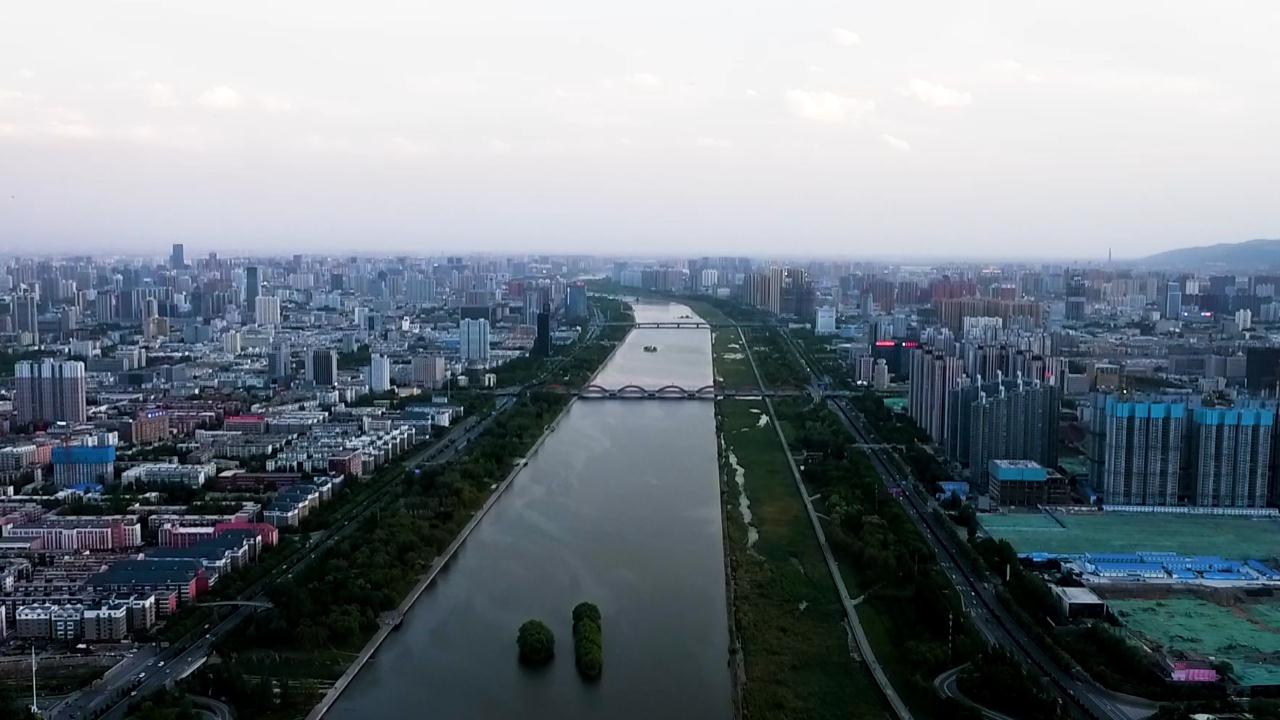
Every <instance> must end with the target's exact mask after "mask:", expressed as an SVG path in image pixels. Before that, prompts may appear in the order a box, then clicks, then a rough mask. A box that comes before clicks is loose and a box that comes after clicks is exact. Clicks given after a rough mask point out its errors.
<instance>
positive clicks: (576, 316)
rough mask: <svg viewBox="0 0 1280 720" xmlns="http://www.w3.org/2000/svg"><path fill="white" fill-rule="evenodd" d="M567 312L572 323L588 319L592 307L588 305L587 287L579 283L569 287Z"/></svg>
mask: <svg viewBox="0 0 1280 720" xmlns="http://www.w3.org/2000/svg"><path fill="white" fill-rule="evenodd" d="M565 310H566V313H567V314H568V316H569V320H570V321H574V320H586V319H587V314H588V313H589V312H590V306H589V305H588V304H587V287H586V286H585V285H583V284H582V283H580V282H579V283H574V284H572V285H570V286H569V299H568V302H567V304H566V307H565Z"/></svg>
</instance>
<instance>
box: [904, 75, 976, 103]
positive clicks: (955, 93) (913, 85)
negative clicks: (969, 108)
mask: <svg viewBox="0 0 1280 720" xmlns="http://www.w3.org/2000/svg"><path fill="white" fill-rule="evenodd" d="M898 92H900V93H902V94H903V95H905V96H907V97H912V98H915V99H916V100H919V101H920V102H922V103H924V104H925V105H930V106H932V107H937V108H955V107H964V106H965V105H968V104H969V103H971V102H973V96H972V95H970V94H969V93H967V92H963V91H961V90H955V89H953V88H949V87H947V86H945V85H939V84H937V83H931V82H928V81H927V80H921V79H919V78H916V79H914V80H912V81H911V82H910V83H908V84H907V87H905V88H902V89H901V90H899V91H898Z"/></svg>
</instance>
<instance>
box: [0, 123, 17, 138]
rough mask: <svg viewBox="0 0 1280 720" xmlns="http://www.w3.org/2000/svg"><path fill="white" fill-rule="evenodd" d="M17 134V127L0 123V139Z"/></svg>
mask: <svg viewBox="0 0 1280 720" xmlns="http://www.w3.org/2000/svg"><path fill="white" fill-rule="evenodd" d="M17 134H18V126H17V125H13V124H10V123H0V137H11V136H13V135H17Z"/></svg>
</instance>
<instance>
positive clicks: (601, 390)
mask: <svg viewBox="0 0 1280 720" xmlns="http://www.w3.org/2000/svg"><path fill="white" fill-rule="evenodd" d="M543 389H544V390H547V391H550V392H558V393H564V394H566V395H576V396H578V397H579V398H581V399H583V400H716V399H720V398H759V397H791V396H801V395H804V394H805V392H804V391H803V390H766V391H764V392H761V391H760V390H759V389H757V388H718V387H716V386H715V385H703V386H701V387H696V388H686V387H683V386H681V385H663V386H662V387H656V388H647V387H643V386H640V385H623V386H621V387H616V388H611V387H605V386H604V385H599V384H596V383H592V384H590V385H584V386H583V387H582V388H580V389H579V388H568V387H564V386H561V385H548V386H546V387H544V388H543Z"/></svg>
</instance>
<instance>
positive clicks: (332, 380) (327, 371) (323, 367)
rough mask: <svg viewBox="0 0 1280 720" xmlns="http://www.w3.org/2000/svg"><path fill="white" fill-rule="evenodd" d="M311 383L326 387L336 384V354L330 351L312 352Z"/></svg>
mask: <svg viewBox="0 0 1280 720" xmlns="http://www.w3.org/2000/svg"><path fill="white" fill-rule="evenodd" d="M311 382H314V383H315V384H316V385H326V386H332V385H337V384H338V353H336V352H334V351H332V350H314V351H312V353H311Z"/></svg>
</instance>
